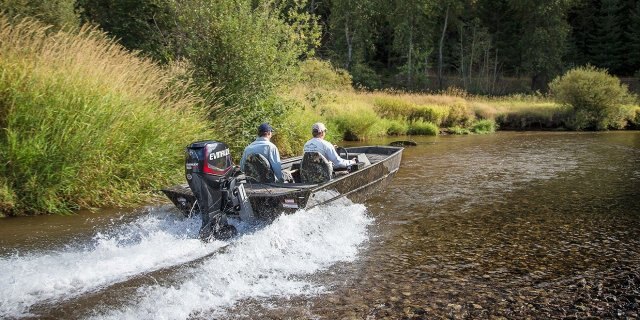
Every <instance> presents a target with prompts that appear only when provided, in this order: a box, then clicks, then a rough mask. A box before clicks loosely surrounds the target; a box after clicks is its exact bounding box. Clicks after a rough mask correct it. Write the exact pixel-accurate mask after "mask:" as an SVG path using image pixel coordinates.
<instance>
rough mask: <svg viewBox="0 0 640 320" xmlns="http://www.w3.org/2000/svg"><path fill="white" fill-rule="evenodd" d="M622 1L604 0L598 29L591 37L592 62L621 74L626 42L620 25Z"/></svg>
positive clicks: (598, 18)
mask: <svg viewBox="0 0 640 320" xmlns="http://www.w3.org/2000/svg"><path fill="white" fill-rule="evenodd" d="M621 10H622V3H621V2H620V0H602V4H601V6H600V10H599V13H598V16H597V17H596V30H595V32H594V34H593V36H592V38H591V45H590V46H591V48H592V53H593V55H592V62H593V63H594V64H595V65H596V66H597V67H600V68H606V69H608V70H609V72H611V73H613V74H619V73H620V72H621V70H622V67H623V57H622V55H623V53H624V47H623V45H624V43H623V39H622V35H623V30H622V26H621V25H620V19H621V16H622V14H621Z"/></svg>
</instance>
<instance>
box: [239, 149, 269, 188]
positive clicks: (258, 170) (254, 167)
mask: <svg viewBox="0 0 640 320" xmlns="http://www.w3.org/2000/svg"><path fill="white" fill-rule="evenodd" d="M244 174H245V176H246V177H247V180H248V181H249V182H257V183H267V182H276V175H275V174H274V173H273V169H271V164H270V163H269V160H267V158H265V157H264V156H263V155H261V154H259V153H252V154H250V155H248V156H247V159H246V160H245V162H244Z"/></svg>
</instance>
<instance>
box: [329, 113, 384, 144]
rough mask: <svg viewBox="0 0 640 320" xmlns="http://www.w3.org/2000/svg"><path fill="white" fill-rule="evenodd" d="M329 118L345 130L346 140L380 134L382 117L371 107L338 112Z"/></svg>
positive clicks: (361, 138) (363, 138)
mask: <svg viewBox="0 0 640 320" xmlns="http://www.w3.org/2000/svg"><path fill="white" fill-rule="evenodd" d="M329 120H330V121H331V122H332V123H334V124H335V125H336V127H338V130H340V131H342V132H344V139H345V140H351V141H355V140H365V139H366V138H367V137H371V136H375V135H379V131H380V127H379V126H378V122H380V121H381V119H380V118H379V117H378V115H377V114H376V113H375V112H374V111H373V110H371V109H369V108H360V109H359V110H358V111H357V112H342V113H338V114H337V115H335V116H333V117H331V118H330V119H329ZM384 131H386V129H385V130H384Z"/></svg>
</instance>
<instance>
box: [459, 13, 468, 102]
mask: <svg viewBox="0 0 640 320" xmlns="http://www.w3.org/2000/svg"><path fill="white" fill-rule="evenodd" d="M463 32H464V27H463V26H462V25H460V74H461V76H462V86H463V87H464V90H465V91H466V90H467V78H466V77H465V73H464V39H463Z"/></svg>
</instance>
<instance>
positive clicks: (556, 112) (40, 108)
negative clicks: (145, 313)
mask: <svg viewBox="0 0 640 320" xmlns="http://www.w3.org/2000/svg"><path fill="white" fill-rule="evenodd" d="M0 10H1V11H2V12H3V13H2V15H1V20H0V28H1V29H0V58H1V59H0V71H2V77H1V78H0V126H1V128H2V129H3V131H2V134H0V160H2V161H3V166H2V167H1V168H0V215H3V214H4V215H19V214H34V213H51V212H53V213H68V212H70V211H72V210H75V209H79V208H88V207H96V206H105V205H128V204H132V203H136V202H139V201H144V200H145V199H148V197H149V195H152V194H153V192H152V191H153V190H157V189H158V188H159V187H162V186H163V185H166V184H167V183H172V182H175V181H179V180H180V179H181V168H182V166H181V165H180V163H181V161H182V153H181V150H182V148H184V146H185V145H186V144H187V143H189V142H191V141H193V140H197V139H219V140H222V141H226V142H227V143H229V144H230V145H231V147H232V149H233V152H234V153H235V154H238V153H239V152H241V150H242V148H243V147H244V146H245V145H246V144H247V143H249V142H250V141H251V140H252V139H253V138H254V137H255V134H256V132H255V128H256V127H257V125H258V124H259V123H261V122H265V121H267V122H270V123H271V124H272V125H273V126H274V127H275V128H276V131H277V132H276V135H275V136H274V142H275V143H276V144H277V145H278V146H279V148H280V150H281V152H282V154H283V155H293V154H298V153H299V152H300V150H301V145H302V143H304V141H305V140H306V139H307V138H308V136H309V128H310V125H311V123H313V122H316V121H324V122H326V123H327V124H328V126H329V128H330V137H329V138H330V139H331V140H333V141H339V140H342V139H360V140H362V139H367V138H368V137H372V136H379V135H395V134H439V133H458V134H465V133H470V132H478V133H482V132H491V131H494V130H495V128H496V127H497V126H499V127H500V128H507V129H508V128H513V129H541V128H542V129H557V128H564V129H578V130H581V129H597V130H602V129H622V128H637V126H638V122H639V120H640V107H638V102H637V100H636V97H635V96H633V95H632V94H629V93H628V92H627V89H626V88H627V86H628V87H629V88H630V89H631V91H636V92H637V91H638V90H640V89H639V88H640V84H639V80H638V78H639V77H640V1H637V0H553V1H550V0H546V1H532V0H500V1H490V0H403V1H400V0H396V1H383V0H371V1H355V0H326V1H320V0H263V1H258V0H217V1H205V0H184V1H178V0H77V1H76V0H53V1H28V0H0ZM568 70H577V72H578V73H577V74H578V78H572V77H573V75H575V73H574V74H573V75H572V74H569V73H567V74H566V76H565V77H566V78H565V79H572V81H571V83H578V84H580V85H575V86H574V87H576V88H577V89H576V88H571V87H570V86H569V87H567V86H566V85H563V84H562V83H559V82H558V81H560V80H562V78H557V77H558V76H559V75H562V74H565V72H567V71H568ZM584 75H586V77H583V76H584ZM581 76H582V78H581ZM612 76H613V77H612ZM554 79H556V80H557V81H554V82H552V80H554ZM576 79H578V80H576ZM580 79H583V80H584V82H581V81H582V80H580ZM601 80H602V81H601ZM590 81H596V82H595V83H594V82H590ZM605 82H606V83H607V86H609V87H606V86H604V85H603V86H602V90H601V92H602V96H605V97H606V96H611V91H610V90H609V88H615V90H614V91H615V92H618V91H619V92H620V98H619V99H618V98H615V99H614V100H615V101H614V100H612V101H610V103H612V104H613V105H614V107H615V108H610V109H607V108H608V107H607V108H600V107H598V108H599V109H597V110H596V111H594V112H595V113H594V112H591V111H589V112H586V111H585V112H583V110H577V109H576V108H575V106H573V105H571V99H570V98H566V99H562V98H561V97H562V96H563V94H562V93H566V92H567V91H569V92H570V91H571V90H584V89H585V88H587V89H588V90H594V89H595V91H596V92H597V91H598V90H597V89H598V88H599V87H600V84H602V83H605ZM550 85H551V95H549V90H550ZM581 86H582V87H583V88H580V87H581ZM554 88H555V89H556V91H557V92H556V95H555V96H554V95H553V93H554V92H553V91H554ZM618 89H620V90H618ZM616 90H618V91H616ZM594 99H595V98H594ZM597 99H598V100H601V99H600V98H599V97H598V98H597ZM602 110H605V111H602ZM594 114H597V115H594ZM78 155H82V157H80V158H82V159H78V158H79V157H78ZM43 158H46V159H47V162H46V164H44V165H43V164H42V159H43ZM96 168H100V169H99V170H98V169H96ZM149 168H152V169H149Z"/></svg>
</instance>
